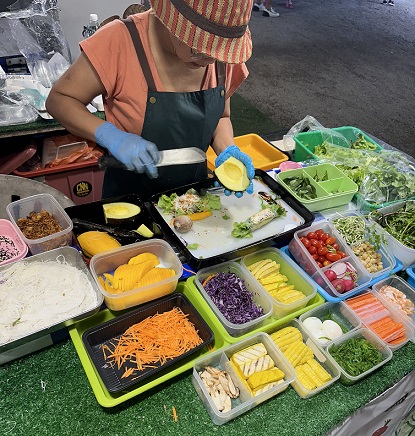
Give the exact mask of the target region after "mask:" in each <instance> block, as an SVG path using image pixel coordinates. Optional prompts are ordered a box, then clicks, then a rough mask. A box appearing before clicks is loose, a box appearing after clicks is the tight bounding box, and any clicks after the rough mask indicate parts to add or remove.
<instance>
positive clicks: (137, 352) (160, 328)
mask: <svg viewBox="0 0 415 436" xmlns="http://www.w3.org/2000/svg"><path fill="white" fill-rule="evenodd" d="M202 342H203V341H202V339H201V338H200V336H199V335H198V332H197V330H196V329H195V327H194V325H193V324H192V323H191V322H190V321H189V320H188V315H186V314H184V313H183V312H182V311H181V309H179V308H177V307H175V308H173V309H172V310H169V311H166V312H163V313H157V314H155V315H153V316H150V317H148V318H145V319H144V320H143V321H141V322H139V323H137V324H134V325H132V326H131V327H129V328H128V329H127V330H126V331H125V332H124V334H122V335H121V336H120V337H119V338H116V339H115V344H111V345H112V346H113V347H114V348H113V349H111V348H110V347H109V346H108V345H103V346H102V351H103V354H104V358H105V361H106V362H107V363H108V364H110V365H112V366H113V367H116V368H117V369H118V370H119V369H121V367H122V366H124V365H125V364H128V365H129V367H126V369H125V372H124V374H123V375H122V378H127V377H129V376H131V375H132V374H133V373H135V372H136V371H142V370H144V369H147V368H157V367H159V366H161V365H163V364H165V363H166V362H167V361H168V360H169V359H174V358H175V357H178V356H180V355H182V354H184V353H186V352H187V351H189V350H191V349H192V348H195V347H196V346H197V345H200V344H201V343H202ZM131 364H134V365H135V366H131Z"/></svg>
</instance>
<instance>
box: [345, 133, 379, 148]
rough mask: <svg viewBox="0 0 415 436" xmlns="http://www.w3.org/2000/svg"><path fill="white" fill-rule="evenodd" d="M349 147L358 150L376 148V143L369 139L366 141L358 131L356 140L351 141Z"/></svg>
mask: <svg viewBox="0 0 415 436" xmlns="http://www.w3.org/2000/svg"><path fill="white" fill-rule="evenodd" d="M350 148H352V149H358V150H376V145H375V144H373V143H372V142H370V141H367V140H366V139H365V138H364V136H363V135H362V134H361V133H359V134H358V135H357V139H356V141H355V142H353V141H351V145H350Z"/></svg>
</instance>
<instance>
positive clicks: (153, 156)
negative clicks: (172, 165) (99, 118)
mask: <svg viewBox="0 0 415 436" xmlns="http://www.w3.org/2000/svg"><path fill="white" fill-rule="evenodd" d="M95 140H96V142H97V144H99V145H101V146H103V147H105V148H107V149H108V151H109V152H110V153H111V154H112V155H113V156H114V157H116V158H117V159H118V160H119V161H120V162H122V163H123V164H124V165H125V166H126V167H127V169H129V170H130V171H135V172H137V173H139V174H142V173H144V172H145V173H146V174H147V176H148V177H149V178H150V179H154V178H156V177H157V176H158V171H157V167H156V165H157V164H158V162H159V160H160V155H159V152H158V150H157V147H156V145H155V144H153V143H152V142H150V141H147V140H145V139H144V138H142V137H141V136H139V135H135V134H133V133H127V132H123V131H122V130H120V129H118V128H117V127H115V126H114V125H113V124H111V123H109V122H106V123H104V124H101V125H100V126H99V127H98V128H97V129H96V131H95Z"/></svg>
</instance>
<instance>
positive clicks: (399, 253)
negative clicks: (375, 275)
mask: <svg viewBox="0 0 415 436" xmlns="http://www.w3.org/2000/svg"><path fill="white" fill-rule="evenodd" d="M405 203H415V200H408V201H404V202H402V203H395V204H391V205H390V206H386V207H382V208H380V209H378V210H377V212H380V213H381V214H387V213H391V212H396V211H397V210H399V209H400V208H402V207H403V206H405ZM369 222H371V223H373V224H374V225H375V227H376V228H377V229H378V232H379V234H382V233H384V234H385V237H386V248H387V250H388V251H389V253H390V254H392V255H393V256H395V257H397V258H398V259H399V260H400V261H401V262H402V265H403V269H406V268H408V266H410V265H412V264H413V263H415V248H410V247H407V246H406V245H404V244H402V242H400V241H398V240H397V239H396V238H395V237H394V236H392V235H391V234H390V233H388V232H387V231H386V230H385V229H384V228H383V227H382V226H381V225H379V224H378V223H375V222H374V221H373V220H371V219H369Z"/></svg>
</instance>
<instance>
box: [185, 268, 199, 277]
mask: <svg viewBox="0 0 415 436" xmlns="http://www.w3.org/2000/svg"><path fill="white" fill-rule="evenodd" d="M183 269H184V270H185V271H187V272H188V273H190V274H193V275H196V273H195V272H194V271H192V270H191V269H188V268H185V267H183Z"/></svg>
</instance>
